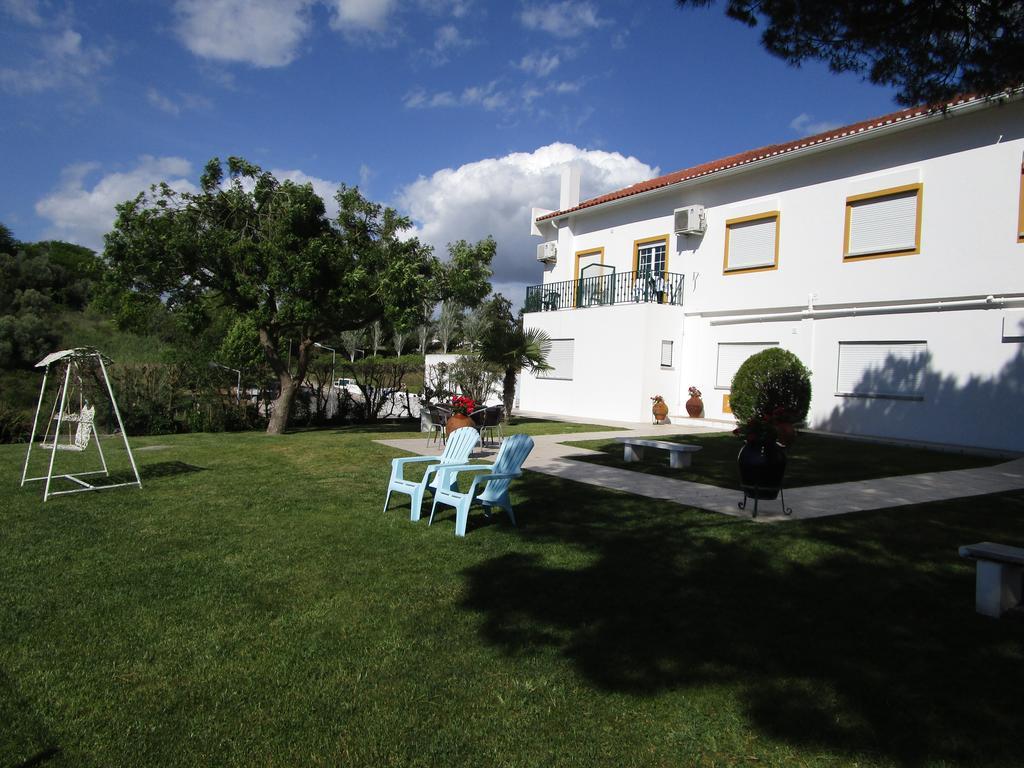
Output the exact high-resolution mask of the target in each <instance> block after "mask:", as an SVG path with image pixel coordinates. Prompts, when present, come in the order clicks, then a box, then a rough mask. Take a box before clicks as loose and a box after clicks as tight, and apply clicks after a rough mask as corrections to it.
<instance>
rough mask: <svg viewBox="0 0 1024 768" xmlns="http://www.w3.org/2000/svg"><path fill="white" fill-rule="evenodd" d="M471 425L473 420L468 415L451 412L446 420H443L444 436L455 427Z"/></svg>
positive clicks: (449, 433)
mask: <svg viewBox="0 0 1024 768" xmlns="http://www.w3.org/2000/svg"><path fill="white" fill-rule="evenodd" d="M472 426H473V420H472V419H471V418H469V416H466V415H465V414H463V413H453V414H452V415H451V416H449V417H448V421H446V422H445V425H444V436H445V437H446V438H447V437H448V436H449V435H451V433H452V432H454V431H455V430H456V429H461V428H462V427H472Z"/></svg>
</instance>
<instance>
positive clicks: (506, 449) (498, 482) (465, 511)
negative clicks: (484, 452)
mask: <svg viewBox="0 0 1024 768" xmlns="http://www.w3.org/2000/svg"><path fill="white" fill-rule="evenodd" d="M532 450H533V438H531V437H530V436H529V435H512V436H511V437H509V438H506V439H505V441H504V442H503V443H502V444H501V449H500V450H499V451H498V456H497V458H496V459H495V460H494V463H493V464H463V465H462V466H458V465H454V464H453V465H448V466H443V467H438V469H437V490H436V491H435V492H434V504H433V506H431V508H430V520H429V522H428V523H427V525H430V523H432V522H434V510H436V509H437V505H438V503H441V504H448V505H449V506H452V507H455V535H456V536H465V535H466V523H467V522H468V521H469V508H470V506H471V505H472V504H473V501H474V500H475V501H478V502H480V504H482V505H483V507H484V511H485V512H487V513H490V511H491V507H501V508H502V509H504V510H505V512H507V513H508V517H509V520H511V521H512V525H515V524H516V516H515V513H514V512H513V511H512V502H511V501H510V500H509V495H508V489H509V486H510V485H512V481H513V480H514V479H515V478H517V477H519V476H520V475H521V474H523V462H524V461H526V457H527V456H529V455H530V451H532ZM478 471H482V472H483V473H484V474H480V475H476V476H475V477H474V478H473V482H472V484H470V486H469V490H468V491H466V492H465V493H460V492H459V490H458V486H457V484H456V478H457V475H458V474H459V472H478ZM481 483H485V485H484V486H483V488H482V489H481V490H480V492H479V493H477V489H478V488H479V486H480V485H481Z"/></svg>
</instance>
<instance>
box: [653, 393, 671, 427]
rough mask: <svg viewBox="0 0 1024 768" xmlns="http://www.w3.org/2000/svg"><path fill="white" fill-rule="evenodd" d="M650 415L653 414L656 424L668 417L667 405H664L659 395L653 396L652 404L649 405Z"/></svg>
mask: <svg viewBox="0 0 1024 768" xmlns="http://www.w3.org/2000/svg"><path fill="white" fill-rule="evenodd" d="M651 415H652V416H654V421H655V423H656V424H660V423H661V422H663V421H664V420H665V419H666V418H668V406H667V405H665V401H664V400H662V399H661V397H660V396H656V397H655V398H654V405H652V406H651Z"/></svg>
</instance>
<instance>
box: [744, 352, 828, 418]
mask: <svg viewBox="0 0 1024 768" xmlns="http://www.w3.org/2000/svg"><path fill="white" fill-rule="evenodd" d="M810 406H811V372H810V371H809V370H807V366H805V365H804V364H803V363H802V362H800V358H799V357H797V356H796V355H794V354H793V353H792V352H789V351H788V350H785V349H782V348H780V347H769V348H768V349H766V350H764V351H763V352H758V353H757V354H756V355H751V356H750V357H748V358H747V360H746V362H744V363H743V365H741V366H740V368H739V370H738V371H736V375H735V376H733V377H732V391H731V392H730V394H729V407H730V408H732V413H733V416H735V417H736V420H737V421H739V422H740V423H741V424H742V423H745V422H747V421H750V420H751V419H753V418H768V417H771V416H772V414H774V413H777V412H779V411H781V412H783V413H784V418H783V420H785V421H789V422H792V423H794V424H796V423H799V422H801V421H803V420H804V419H805V418H807V410H808V408H810Z"/></svg>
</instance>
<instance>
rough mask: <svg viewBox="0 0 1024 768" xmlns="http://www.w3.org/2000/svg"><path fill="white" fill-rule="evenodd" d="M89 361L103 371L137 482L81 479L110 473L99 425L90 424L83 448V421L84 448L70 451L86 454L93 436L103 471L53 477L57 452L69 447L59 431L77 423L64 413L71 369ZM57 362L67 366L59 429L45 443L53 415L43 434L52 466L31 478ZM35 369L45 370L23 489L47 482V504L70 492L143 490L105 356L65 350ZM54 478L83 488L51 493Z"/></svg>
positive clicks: (79, 440)
mask: <svg viewBox="0 0 1024 768" xmlns="http://www.w3.org/2000/svg"><path fill="white" fill-rule="evenodd" d="M86 361H88V362H96V363H99V369H100V372H101V374H102V375H103V383H104V384H105V385H106V389H107V395H108V396H109V397H110V404H111V406H112V407H113V411H114V416H115V417H116V418H117V426H118V428H119V429H120V431H121V439H122V440H124V449H125V452H126V453H127V454H128V461H129V462H131V466H132V473H133V474H134V475H135V480H130V481H128V482H126V483H114V484H111V485H92V484H91V483H89V482H87V481H85V480H82V478H83V477H86V476H88V475H104V476H106V477H109V476H110V470H109V469H108V468H107V460H106V458H105V457H104V455H103V446H102V444H101V442H100V434H99V432H98V431H97V430H96V424H95V422H94V421H91V422H90V423H89V424H88V429H89V430H91V433H87V434H86V435H85V440H84V445H82V434H81V433H82V427H81V422H79V427H78V430H77V433H76V435H75V442H76V445H81V447H79V448H71V450H80V451H84V450H85V448H87V447H88V443H89V442H90V436H91V439H92V440H95V441H96V450H97V451H98V452H99V456H100V463H101V465H102V467H103V468H102V469H96V470H91V471H88V472H69V473H64V474H58V475H54V474H53V465H54V461H55V460H56V458H57V451H58V450H62V449H68V446H62V445H60V429H61V426H62V425H63V424H64V423H65V422H70V421H74V420H75V419H74V417H70V418H69V417H68V414H66V413H65V410H64V409H65V407H66V406H67V400H68V388H69V385H70V384H71V369H72V367H80V366H81V364H82V363H83V362H86ZM55 363H58V364H63V366H64V377H63V378H64V380H63V382H62V383H61V386H60V399H59V404H58V403H57V401H56V399H55V401H54V411H55V413H56V416H57V419H56V421H57V426H56V428H55V429H54V434H53V440H52V441H51V442H49V443H48V442H46V438H47V437H49V433H50V429H49V423H52V421H53V413H51V414H50V422H48V424H47V428H46V432H45V434H44V437H43V442H42V447H43V448H44V449H45V450H48V451H49V452H50V461H49V465H48V468H47V471H46V474H45V475H40V476H39V477H28V464H29V459H31V457H32V446H33V445H34V444H35V441H36V434H37V431H38V428H39V414H40V412H41V411H42V408H43V400H44V399H45V397H46V381H47V379H48V378H49V376H50V367H51V366H52V365H54V364H55ZM36 368H43V369H44V370H43V383H42V385H40V387H39V403H38V404H37V405H36V415H35V418H34V419H33V421H32V436H31V438H30V439H29V441H28V450H27V451H26V452H25V465H24V467H22V470H21V485H22V487H24V485H25V483H31V482H35V481H43V480H45V481H46V485H45V486H44V489H43V501H44V502H45V501H47V500H49V499H50V497H51V496H64V495H66V494H69V493H83V492H85V491H105V490H108V489H110V488H123V487H125V486H128V485H134V486H136V487H138V488H141V487H142V478H141V477H139V469H138V467H137V466H136V464H135V457H134V456H133V455H132V448H131V446H130V445H129V444H128V434H127V433H126V432H125V429H124V422H123V421H122V420H121V411H120V410H119V409H118V407H117V400H116V399H115V398H114V390H113V389H112V388H111V386H110V377H109V376H108V375H107V366H106V365H105V364H104V360H103V355H102V354H100V352H99V351H98V350H96V349H93V348H92V347H76V348H75V349H64V350H61V351H59V352H54V353H52V354H49V355H47V356H46V357H44V358H43V359H42V360H40V361H39V362H38V363H36ZM85 407H86V406H84V405H83V409H84V408H85ZM91 407H92V408H95V406H91ZM78 418H79V419H81V413H80V415H79V417H78ZM54 478H58V479H59V478H63V479H65V480H70V481H71V482H73V483H77V484H78V485H80V486H82V487H80V488H71V489H69V490H64V491H51V490H50V485H51V483H52V481H53V480H54Z"/></svg>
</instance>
